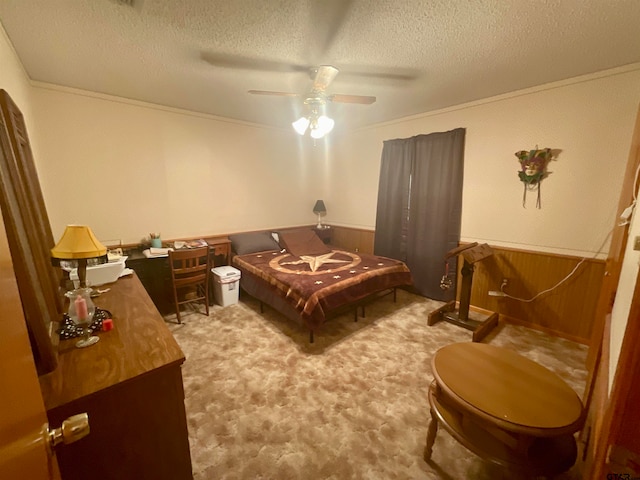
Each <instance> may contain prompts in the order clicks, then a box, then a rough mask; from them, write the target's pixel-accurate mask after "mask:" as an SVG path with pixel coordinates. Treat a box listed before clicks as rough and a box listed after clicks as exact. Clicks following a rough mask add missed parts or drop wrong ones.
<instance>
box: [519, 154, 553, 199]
mask: <svg viewBox="0 0 640 480" xmlns="http://www.w3.org/2000/svg"><path fill="white" fill-rule="evenodd" d="M515 156H516V157H518V160H519V161H520V171H519V172H518V177H520V180H521V181H522V182H523V183H524V193H523V195H522V206H523V207H525V208H526V206H527V205H526V203H527V191H529V190H537V191H538V197H537V199H536V207H537V208H542V203H541V199H540V182H541V181H542V180H544V179H545V178H547V176H548V175H549V172H548V171H547V164H548V163H549V161H550V160H552V159H553V152H552V151H551V149H550V148H542V149H538V147H537V146H536V148H535V149H533V150H520V151H519V152H516V153H515Z"/></svg>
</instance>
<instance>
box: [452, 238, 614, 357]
mask: <svg viewBox="0 0 640 480" xmlns="http://www.w3.org/2000/svg"><path fill="white" fill-rule="evenodd" d="M491 248H492V249H493V250H494V254H493V255H492V256H491V257H488V258H486V259H484V260H483V261H481V262H478V263H476V264H475V267H476V268H475V270H474V272H473V283H472V290H471V305H473V306H475V307H479V308H481V309H485V310H489V311H492V312H498V313H499V314H500V319H501V320H505V321H507V322H511V323H517V324H521V325H525V326H529V327H531V328H535V329H537V330H542V331H544V332H547V333H549V334H552V335H555V336H559V337H563V338H567V339H569V340H573V341H576V342H580V343H584V344H588V343H589V342H590V339H591V332H592V329H593V321H594V315H595V309H596V303H597V301H598V294H599V292H600V286H601V284H602V279H603V276H604V271H605V263H604V260H596V259H586V260H585V261H584V262H583V263H582V265H580V266H579V267H578V269H577V270H576V272H575V273H574V274H573V275H572V276H571V278H569V279H567V280H566V281H564V282H563V283H562V284H561V285H559V286H558V287H557V288H555V289H554V290H552V291H550V292H548V293H545V294H542V295H540V296H539V297H537V298H536V299H535V300H533V301H530V302H523V301H519V300H515V299H512V298H509V297H492V296H489V293H488V292H489V291H490V290H498V291H499V290H500V285H501V283H502V279H503V278H506V279H507V280H508V285H507V287H506V288H505V289H504V291H505V292H506V293H507V294H509V295H510V296H512V297H517V298H520V299H524V300H529V299H531V298H533V297H535V296H536V295H537V294H538V293H540V292H542V291H544V290H547V289H549V288H551V287H553V286H554V285H556V284H557V283H558V282H560V281H561V280H562V279H564V278H565V277H566V276H567V275H569V273H571V271H572V270H573V269H574V268H575V267H576V265H578V263H579V262H580V260H581V258H580V257H574V256H567V255H558V254H553V253H543V252H532V251H526V250H518V249H512V248H504V247H494V246H491ZM459 263H462V262H459ZM458 278H460V277H459V276H458Z"/></svg>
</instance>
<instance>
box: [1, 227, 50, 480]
mask: <svg viewBox="0 0 640 480" xmlns="http://www.w3.org/2000/svg"><path fill="white" fill-rule="evenodd" d="M0 225H1V228H0V332H1V333H0V392H2V394H0V478H6V479H9V478H10V479H14V480H21V479H24V480H48V479H59V478H60V474H59V472H58V467H57V464H56V463H55V459H54V458H51V457H50V455H49V452H48V447H47V443H46V441H45V437H44V436H43V429H44V428H45V426H46V424H47V415H46V412H45V408H44V401H43V400H42V395H41V394H40V384H39V382H38V375H37V373H36V367H35V363H34V360H33V354H32V353H31V348H30V343H29V336H28V333H27V327H26V323H25V318H24V314H23V311H22V303H21V301H20V295H19V293H18V284H17V281H16V277H15V272H14V270H13V263H12V261H11V255H10V254H9V244H8V240H7V234H6V230H5V228H4V222H0Z"/></svg>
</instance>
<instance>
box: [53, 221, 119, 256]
mask: <svg viewBox="0 0 640 480" xmlns="http://www.w3.org/2000/svg"><path fill="white" fill-rule="evenodd" d="M106 254H107V247H105V246H104V245H102V243H100V241H99V240H98V239H97V238H96V237H95V235H94V234H93V232H92V231H91V229H90V228H89V227H88V226H86V225H67V228H66V229H65V231H64V233H63V234H62V237H61V238H60V240H59V241H58V243H57V244H56V246H55V247H53V248H52V249H51V256H52V257H53V258H57V259H60V260H75V259H82V258H85V259H86V258H96V257H102V256H104V255H106Z"/></svg>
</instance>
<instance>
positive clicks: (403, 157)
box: [374, 128, 465, 300]
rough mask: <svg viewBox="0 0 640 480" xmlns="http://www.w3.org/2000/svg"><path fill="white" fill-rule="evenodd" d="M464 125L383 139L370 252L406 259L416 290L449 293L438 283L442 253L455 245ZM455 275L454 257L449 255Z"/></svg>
mask: <svg viewBox="0 0 640 480" xmlns="http://www.w3.org/2000/svg"><path fill="white" fill-rule="evenodd" d="M464 138H465V130H464V129H463V128H458V129H455V130H451V131H449V132H442V133H432V134H429V135H418V136H416V137H412V138H408V139H395V140H388V141H385V142H384V146H383V149H382V164H381V168H380V182H379V187H378V210H377V214H376V233H375V250H374V252H375V253H376V255H383V256H386V257H391V258H397V259H399V260H403V261H404V262H406V264H407V266H408V267H409V269H410V270H411V273H412V275H413V279H414V286H415V287H416V289H417V290H418V292H420V294H422V295H424V296H426V297H429V298H433V299H436V300H451V299H453V298H455V287H452V288H451V289H449V290H447V291H443V290H442V289H441V288H440V279H441V278H442V275H443V273H444V264H445V262H444V257H445V254H446V253H447V252H448V251H449V250H451V249H453V248H455V247H457V246H458V244H459V241H460V220H461V213H462V179H463V168H464ZM449 272H450V273H451V275H452V276H455V272H456V265H455V258H452V259H450V261H449Z"/></svg>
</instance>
